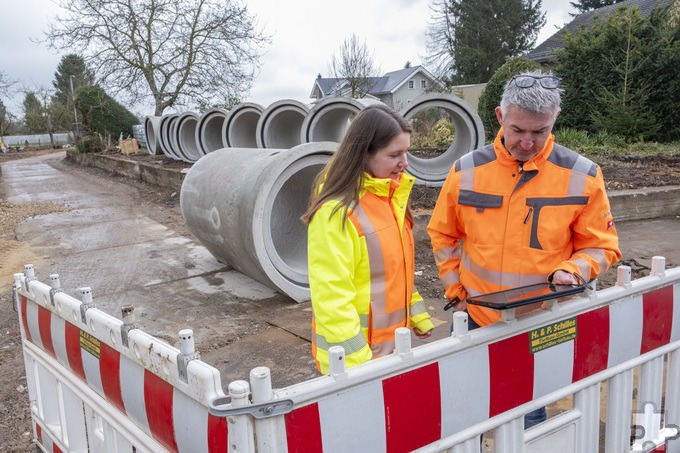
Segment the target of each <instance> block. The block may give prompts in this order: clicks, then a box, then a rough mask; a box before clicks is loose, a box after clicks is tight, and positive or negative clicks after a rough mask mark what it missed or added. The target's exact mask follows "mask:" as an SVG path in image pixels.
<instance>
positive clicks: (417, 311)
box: [411, 300, 427, 317]
mask: <svg viewBox="0 0 680 453" xmlns="http://www.w3.org/2000/svg"><path fill="white" fill-rule="evenodd" d="M423 313H427V307H425V303H424V302H423V301H422V300H419V301H418V302H416V303H415V304H411V317H414V316H416V315H422V314H423Z"/></svg>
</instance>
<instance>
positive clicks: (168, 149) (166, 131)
mask: <svg viewBox="0 0 680 453" xmlns="http://www.w3.org/2000/svg"><path fill="white" fill-rule="evenodd" d="M176 118H177V114H176V113H168V114H166V115H163V116H162V117H161V120H160V123H159V130H160V137H159V138H160V145H161V151H163V154H165V155H166V156H168V157H169V158H171V159H175V160H179V156H177V155H176V154H175V152H174V150H173V149H172V146H171V144H170V125H171V124H172V122H173V121H174V120H175V119H176Z"/></svg>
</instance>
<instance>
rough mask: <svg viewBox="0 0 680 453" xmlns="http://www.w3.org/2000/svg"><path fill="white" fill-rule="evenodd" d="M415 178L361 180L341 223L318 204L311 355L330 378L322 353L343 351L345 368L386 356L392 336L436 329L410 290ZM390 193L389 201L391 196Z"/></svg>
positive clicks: (312, 247)
mask: <svg viewBox="0 0 680 453" xmlns="http://www.w3.org/2000/svg"><path fill="white" fill-rule="evenodd" d="M414 182H415V178H414V177H413V176H410V175H402V177H401V180H400V182H396V181H393V180H392V179H389V178H387V179H376V178H373V177H371V176H369V175H368V174H365V176H364V190H363V191H362V193H361V194H360V197H359V202H358V203H357V204H356V205H354V206H352V207H351V209H350V210H349V212H348V214H349V215H348V217H347V220H346V221H345V222H343V216H342V213H343V208H340V209H339V210H338V212H336V213H335V214H333V215H332V216H331V211H332V210H333V208H335V207H336V206H337V205H338V201H336V200H331V201H328V202H326V203H324V204H323V206H321V207H320V208H319V210H318V211H317V212H316V213H315V214H314V217H313V218H312V220H311V222H310V223H309V229H308V246H307V247H308V252H307V254H308V264H309V287H310V291H311V299H312V309H313V318H312V330H313V332H312V333H313V335H312V353H313V355H314V358H315V360H316V364H317V368H318V369H319V371H320V372H321V373H324V374H326V373H328V349H329V348H330V347H331V346H334V345H339V346H342V347H343V348H344V349H345V363H346V365H347V367H351V366H354V365H358V364H360V363H363V362H366V361H368V360H370V359H371V358H373V357H380V356H384V355H387V354H390V353H392V351H393V350H394V331H395V330H396V329H397V328H398V327H407V328H408V327H411V326H414V327H417V328H418V329H419V330H420V331H421V332H423V333H424V332H427V331H429V330H431V329H433V328H434V326H433V324H432V321H430V315H429V313H427V310H426V308H425V304H424V302H423V300H422V298H421V297H420V295H419V294H418V292H417V291H416V289H415V287H414V278H415V274H414V254H415V252H414V243H413V234H412V230H411V226H410V225H409V222H407V221H405V214H406V206H407V202H408V197H409V194H410V192H411V187H412V186H413V183H414ZM390 193H391V196H390Z"/></svg>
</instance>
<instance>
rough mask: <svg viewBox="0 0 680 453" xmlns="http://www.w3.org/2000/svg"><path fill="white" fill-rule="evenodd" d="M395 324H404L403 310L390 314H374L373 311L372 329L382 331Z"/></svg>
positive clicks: (404, 312)
mask: <svg viewBox="0 0 680 453" xmlns="http://www.w3.org/2000/svg"><path fill="white" fill-rule="evenodd" d="M395 324H403V325H405V324H406V311H405V310H404V309H403V308H400V309H398V310H395V311H393V312H392V313H376V312H375V311H373V329H376V330H377V329H384V328H386V327H390V326H393V325H395Z"/></svg>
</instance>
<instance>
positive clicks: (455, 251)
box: [434, 245, 461, 264]
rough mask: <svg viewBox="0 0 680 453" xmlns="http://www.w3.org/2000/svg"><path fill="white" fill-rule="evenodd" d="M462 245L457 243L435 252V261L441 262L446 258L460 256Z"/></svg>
mask: <svg viewBox="0 0 680 453" xmlns="http://www.w3.org/2000/svg"><path fill="white" fill-rule="evenodd" d="M460 251H461V246H460V245H456V246H454V247H445V248H443V249H440V250H437V251H436V252H434V262H435V263H436V264H441V263H443V262H444V261H446V260H450V259H452V258H460Z"/></svg>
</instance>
